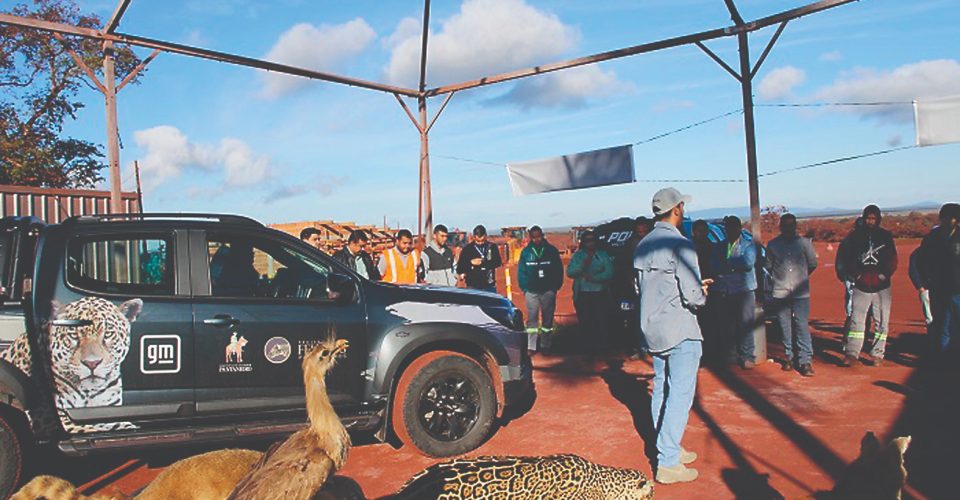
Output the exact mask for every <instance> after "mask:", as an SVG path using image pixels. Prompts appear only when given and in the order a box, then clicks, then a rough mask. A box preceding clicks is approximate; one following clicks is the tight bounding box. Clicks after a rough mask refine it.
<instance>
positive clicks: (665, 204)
mask: <svg viewBox="0 0 960 500" xmlns="http://www.w3.org/2000/svg"><path fill="white" fill-rule="evenodd" d="M691 201H693V197H691V196H690V195H688V194H681V193H680V191H677V190H676V189H674V188H672V187H668V188H663V189H661V190H660V191H657V194H655V195H653V203H651V206H652V208H653V215H663V214H665V213H667V212H669V211H670V210H673V208H674V207H676V206H677V205H679V204H680V203H690V202H691Z"/></svg>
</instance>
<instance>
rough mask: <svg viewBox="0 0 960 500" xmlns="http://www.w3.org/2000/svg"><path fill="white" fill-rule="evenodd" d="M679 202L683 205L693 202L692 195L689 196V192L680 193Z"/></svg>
mask: <svg viewBox="0 0 960 500" xmlns="http://www.w3.org/2000/svg"><path fill="white" fill-rule="evenodd" d="M680 203H683V204H684V205H689V204H691V203H693V196H690V195H689V194H682V195H680ZM680 203H677V205H679V204H680Z"/></svg>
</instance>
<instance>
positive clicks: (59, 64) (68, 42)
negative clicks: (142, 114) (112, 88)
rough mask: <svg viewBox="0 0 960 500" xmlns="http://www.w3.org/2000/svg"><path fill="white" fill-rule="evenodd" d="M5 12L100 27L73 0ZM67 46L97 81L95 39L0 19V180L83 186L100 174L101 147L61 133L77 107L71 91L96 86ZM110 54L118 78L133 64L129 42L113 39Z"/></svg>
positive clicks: (45, 0)
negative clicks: (112, 53) (60, 36)
mask: <svg viewBox="0 0 960 500" xmlns="http://www.w3.org/2000/svg"><path fill="white" fill-rule="evenodd" d="M5 13H8V14H13V15H16V16H22V17H32V18H37V19H42V20H45V21H51V22H56V23H63V24H70V25H74V26H81V27H86V28H93V29H98V30H99V29H102V28H103V21H102V20H101V19H100V18H99V17H97V16H96V15H85V14H82V13H81V12H80V9H79V8H78V7H77V5H76V4H75V3H74V1H73V0H34V1H33V2H32V4H31V5H24V4H20V5H17V6H15V7H13V8H12V9H9V10H8V11H5ZM68 49H70V50H73V51H74V52H76V54H77V55H78V56H79V57H80V58H81V59H82V60H83V61H84V63H85V64H86V65H87V66H88V67H89V68H91V70H93V71H94V72H95V74H96V75H97V78H98V79H100V80H101V81H103V47H102V45H101V43H100V42H99V41H97V40H91V39H80V38H73V37H65V38H64V40H63V42H60V41H58V40H57V39H56V38H54V37H53V35H52V34H50V33H48V32H44V31H39V30H33V29H28V28H20V27H15V26H10V25H0V184H17V185H23V186H45V187H80V188H83V187H92V186H93V185H94V184H95V183H97V182H99V181H100V180H102V179H103V178H102V177H101V176H100V171H101V170H102V169H103V168H104V167H105V166H106V165H105V164H104V162H103V159H104V154H103V152H102V147H101V146H99V145H97V144H94V143H91V142H89V141H84V140H81V139H76V138H72V137H66V136H64V134H63V124H64V123H65V121H66V120H68V119H70V120H73V119H76V117H77V112H78V111H79V110H80V109H82V108H83V103H82V102H80V101H79V100H78V99H77V94H78V93H79V91H80V90H81V89H82V86H83V85H86V86H88V87H90V88H95V86H94V84H93V83H92V82H91V81H89V80H88V77H87V76H86V75H85V73H84V72H83V71H82V70H81V69H80V68H79V67H78V66H77V64H76V62H75V61H74V60H73V58H72V57H71V56H70V53H69V51H68ZM115 54H116V57H115V61H116V74H117V75H119V77H120V78H122V77H123V76H124V75H126V74H127V73H129V72H130V71H131V70H133V69H134V68H135V67H136V66H137V65H138V64H140V59H139V58H138V57H137V55H136V54H134V52H133V51H132V50H130V48H129V47H117V48H116V49H115ZM135 82H136V80H134V82H133V83H135Z"/></svg>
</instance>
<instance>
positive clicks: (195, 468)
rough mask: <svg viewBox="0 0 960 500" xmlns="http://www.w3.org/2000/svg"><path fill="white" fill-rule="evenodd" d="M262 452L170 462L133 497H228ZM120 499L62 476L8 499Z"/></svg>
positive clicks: (35, 480)
mask: <svg viewBox="0 0 960 500" xmlns="http://www.w3.org/2000/svg"><path fill="white" fill-rule="evenodd" d="M262 455H263V453H261V452H259V451H252V450H235V449H230V450H217V451H210V452H207V453H202V454H200V455H195V456H192V457H189V458H184V459H183V460H179V461H177V462H175V463H174V464H172V465H170V466H169V467H167V468H166V469H164V471H163V472H161V473H160V475H159V476H157V477H156V479H154V480H153V481H152V482H151V483H150V484H149V485H148V486H147V487H146V488H144V489H143V490H142V491H141V492H140V493H139V494H138V495H136V496H135V497H133V498H134V499H135V500H193V499H195V498H202V499H204V500H216V499H224V498H227V495H229V494H230V492H231V491H233V489H234V488H235V487H236V486H237V483H238V482H240V480H241V479H242V478H243V477H244V476H246V475H247V473H248V472H250V467H251V466H252V465H253V464H254V463H255V462H256V461H257V460H259V459H260V457H261V456H262ZM37 498H45V499H47V500H86V499H90V500H108V499H109V500H120V499H126V498H127V497H125V496H123V495H121V494H115V495H113V496H101V495H92V496H85V495H82V494H80V492H78V491H77V488H76V487H75V486H74V485H73V484H71V483H70V482H69V481H67V480H65V479H60V478H58V477H53V476H37V477H35V478H33V480H31V481H30V482H29V483H27V484H26V485H25V486H24V487H23V488H21V489H20V491H18V492H17V493H16V494H14V495H13V497H11V500H35V499H37Z"/></svg>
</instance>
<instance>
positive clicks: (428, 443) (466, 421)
mask: <svg viewBox="0 0 960 500" xmlns="http://www.w3.org/2000/svg"><path fill="white" fill-rule="evenodd" d="M392 410H393V412H392V413H393V416H392V423H393V430H394V432H395V433H396V434H397V436H398V437H399V438H400V440H401V441H403V443H404V444H410V445H413V447H414V448H416V449H417V450H418V451H420V452H421V453H423V454H425V455H429V456H433V457H449V456H453V455H462V454H464V453H467V452H469V451H471V450H473V449H475V448H477V447H478V446H480V444H481V443H483V440H484V439H486V437H487V435H488V434H489V433H490V428H491V427H492V426H493V421H494V419H495V418H496V415H497V395H496V392H494V388H493V383H492V381H491V379H490V375H489V374H488V373H487V371H486V370H485V369H484V368H483V366H481V365H480V364H479V363H477V362H476V361H475V360H474V359H473V358H470V357H468V356H465V355H463V354H460V353H457V352H453V351H435V352H431V353H428V354H425V355H423V356H421V357H419V358H417V359H416V360H415V361H414V362H413V363H411V364H410V366H408V367H407V369H406V370H404V372H403V375H402V376H401V377H400V381H399V382H398V383H397V391H396V393H395V397H394V400H393V408H392Z"/></svg>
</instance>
